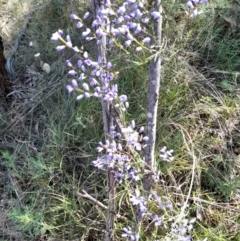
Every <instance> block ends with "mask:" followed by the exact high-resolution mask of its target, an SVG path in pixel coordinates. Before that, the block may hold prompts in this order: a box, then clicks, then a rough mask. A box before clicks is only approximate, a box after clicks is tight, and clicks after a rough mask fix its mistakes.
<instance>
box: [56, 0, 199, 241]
mask: <svg viewBox="0 0 240 241" xmlns="http://www.w3.org/2000/svg"><path fill="white" fill-rule="evenodd" d="M190 2H191V3H190ZM201 2H202V1H201ZM145 4H148V3H146V1H144V0H126V1H124V2H121V3H120V4H119V6H117V5H116V4H112V2H111V1H110V0H104V1H102V2H100V1H97V0H93V1H92V6H93V15H94V20H93V21H92V25H91V29H90V28H89V27H87V26H86V25H85V24H84V20H85V19H87V18H89V16H90V13H89V12H87V13H86V14H85V15H84V16H83V18H80V17H78V16H77V15H75V14H74V13H72V14H71V15H70V18H71V19H72V21H74V22H75V23H76V28H78V29H82V37H83V38H85V40H86V41H95V42H96V46H97V49H98V57H97V59H96V60H93V59H91V57H90V55H89V53H88V52H86V51H84V50H80V49H79V48H78V47H77V46H73V44H72V41H71V38H70V36H69V35H67V36H66V37H65V38H64V33H63V31H62V30H58V31H57V32H55V33H54V34H53V35H52V38H51V40H52V41H60V42H61V43H62V45H59V46H57V47H56V50H57V51H62V50H63V49H65V48H66V47H67V48H70V49H72V50H73V51H74V52H77V53H78V54H79V55H80V56H81V57H80V58H79V60H78V61H77V66H74V65H73V64H72V63H71V61H70V60H67V61H66V64H67V66H68V67H69V71H68V75H69V76H71V77H72V79H71V82H70V83H69V84H68V85H67V86H66V89H67V91H68V92H69V93H72V92H77V97H76V99H77V100H78V101H80V100H82V99H83V98H90V97H93V98H98V99H100V101H101V103H102V110H103V122H104V136H105V140H104V142H99V145H98V147H97V151H98V153H99V155H98V157H97V158H96V159H95V160H94V161H93V162H92V164H93V165H94V166H95V167H96V168H98V169H100V170H103V171H106V172H107V179H108V199H109V203H108V214H107V218H106V219H107V220H106V235H105V241H111V240H114V233H113V231H114V222H115V195H116V193H115V191H116V186H117V185H126V184H127V186H128V187H129V188H130V190H129V191H130V194H129V201H130V203H131V204H132V205H133V207H136V212H135V218H134V219H133V221H134V222H135V224H133V228H131V227H124V228H123V233H122V237H123V238H129V239H130V240H131V241H137V240H139V239H140V233H141V223H142V220H143V219H144V218H149V219H151V220H152V221H151V222H152V223H153V224H154V226H155V227H156V229H157V228H158V227H159V226H161V227H162V228H167V226H166V222H165V220H166V218H165V216H164V212H167V210H172V209H173V205H172V203H171V201H170V200H168V199H167V200H165V201H163V200H162V198H161V197H159V196H158V194H157V192H155V191H153V190H152V187H153V184H154V182H158V181H159V175H158V172H157V171H156V167H155V139H156V118H157V106H158V96H159V88H160V75H161V72H160V71H161V55H160V54H161V32H162V10H161V2H160V0H155V1H154V5H153V6H152V8H151V10H150V11H148V10H146V9H147V8H146V7H145ZM194 4H197V3H193V1H188V3H187V6H188V7H189V8H192V6H193V8H194V6H195V5H194ZM149 26H153V27H152V28H150V27H149ZM151 29H152V30H151ZM113 47H116V48H119V49H120V50H122V51H123V53H126V54H128V53H129V51H130V48H131V49H134V51H135V52H136V57H137V54H138V52H142V51H144V53H145V58H146V59H145V60H143V63H146V62H149V83H148V103H147V113H146V115H147V123H146V134H144V127H140V128H136V125H135V121H134V120H133V121H132V122H131V123H130V124H128V125H126V124H125V123H124V122H122V116H123V115H124V112H125V111H126V110H127V108H128V107H129V102H128V97H127V95H125V94H124V93H123V94H120V95H119V93H118V85H117V83H115V79H116V76H117V74H118V73H117V72H116V71H114V64H113V63H112V62H111V61H109V59H108V57H107V50H108V49H109V48H113ZM141 61H142V60H141ZM159 157H160V158H161V159H162V160H163V161H165V162H171V161H173V151H172V150H167V148H166V147H163V148H162V149H161V150H160V153H159ZM85 196H86V194H85ZM91 200H94V198H92V199H91ZM149 202H155V203H157V204H158V206H159V210H161V211H163V214H162V215H158V214H156V213H151V212H150V211H149V210H148V203H149ZM100 206H101V205H100ZM102 207H105V206H104V205H102ZM192 223H193V221H188V220H187V219H184V220H179V222H177V223H176V222H175V223H174V222H173V225H172V227H171V228H170V232H169V233H168V234H167V235H166V237H165V238H164V240H192V237H191V235H188V232H189V231H190V230H191V227H192ZM156 235H157V234H156ZM156 235H154V236H153V237H152V239H151V237H149V238H150V239H149V240H156V239H155V238H156Z"/></svg>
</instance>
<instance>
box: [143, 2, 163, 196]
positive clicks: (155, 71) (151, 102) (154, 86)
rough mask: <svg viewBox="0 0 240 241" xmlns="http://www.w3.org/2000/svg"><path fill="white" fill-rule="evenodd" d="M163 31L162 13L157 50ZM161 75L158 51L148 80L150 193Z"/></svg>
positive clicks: (156, 29) (158, 5)
mask: <svg viewBox="0 0 240 241" xmlns="http://www.w3.org/2000/svg"><path fill="white" fill-rule="evenodd" d="M154 8H155V11H158V12H160V14H162V8H161V0H155V3H154ZM161 32H162V15H161V16H160V18H157V19H155V20H154V33H153V36H155V41H152V44H153V45H155V47H156V51H159V49H160V47H161ZM160 75H161V57H160V53H159V52H158V53H157V54H156V55H155V56H154V58H153V59H152V60H151V61H150V63H149V80H148V100H147V126H146V130H147V136H148V138H149V140H148V142H147V145H146V147H145V148H144V158H145V162H146V168H148V169H149V174H147V175H146V177H145V178H144V180H143V188H144V191H145V192H146V193H147V194H148V193H149V192H150V190H151V187H152V184H153V179H152V173H151V170H155V158H154V152H155V142H156V127H157V109H158V99H159V89H160Z"/></svg>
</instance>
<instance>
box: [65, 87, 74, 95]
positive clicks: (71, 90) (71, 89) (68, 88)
mask: <svg viewBox="0 0 240 241" xmlns="http://www.w3.org/2000/svg"><path fill="white" fill-rule="evenodd" d="M66 89H67V91H68V93H69V94H70V93H72V92H73V91H74V88H73V87H72V86H71V85H67V86H66Z"/></svg>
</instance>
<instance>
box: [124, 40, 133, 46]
mask: <svg viewBox="0 0 240 241" xmlns="http://www.w3.org/2000/svg"><path fill="white" fill-rule="evenodd" d="M131 43H132V40H127V41H125V43H124V44H125V46H126V47H129V46H130V45H131Z"/></svg>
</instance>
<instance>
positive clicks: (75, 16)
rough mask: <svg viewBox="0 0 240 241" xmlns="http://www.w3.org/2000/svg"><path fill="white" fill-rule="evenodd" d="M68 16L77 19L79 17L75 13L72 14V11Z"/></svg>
mask: <svg viewBox="0 0 240 241" xmlns="http://www.w3.org/2000/svg"><path fill="white" fill-rule="evenodd" d="M70 18H71V19H72V20H78V19H79V17H78V16H77V15H76V14H74V13H71V14H70Z"/></svg>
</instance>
